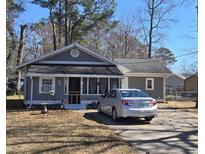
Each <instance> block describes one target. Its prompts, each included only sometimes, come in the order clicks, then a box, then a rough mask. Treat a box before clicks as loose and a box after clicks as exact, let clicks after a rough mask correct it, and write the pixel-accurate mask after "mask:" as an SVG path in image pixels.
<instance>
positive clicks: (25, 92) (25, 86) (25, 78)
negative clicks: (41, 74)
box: [23, 67, 28, 102]
mask: <svg viewBox="0 0 205 154" xmlns="http://www.w3.org/2000/svg"><path fill="white" fill-rule="evenodd" d="M26 74H27V67H25V68H24V87H23V88H24V102H26V96H27V90H28V89H27V77H26Z"/></svg>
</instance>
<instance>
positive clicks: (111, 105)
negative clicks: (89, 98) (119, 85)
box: [98, 89, 157, 121]
mask: <svg viewBox="0 0 205 154" xmlns="http://www.w3.org/2000/svg"><path fill="white" fill-rule="evenodd" d="M98 112H100V113H101V112H103V113H106V114H109V115H111V116H112V119H113V120H117V118H120V117H124V118H125V117H139V118H144V119H145V120H146V121H151V120H152V119H153V118H154V117H155V116H156V115H157V103H156V101H155V99H153V98H152V97H150V96H148V95H147V94H146V93H144V92H143V91H141V90H139V89H115V90H111V91H108V92H107V93H106V94H105V95H103V96H102V98H101V99H100V100H99V102H98Z"/></svg>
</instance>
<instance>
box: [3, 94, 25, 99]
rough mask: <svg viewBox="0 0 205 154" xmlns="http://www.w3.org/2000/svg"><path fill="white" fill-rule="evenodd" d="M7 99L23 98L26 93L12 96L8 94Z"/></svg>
mask: <svg viewBox="0 0 205 154" xmlns="http://www.w3.org/2000/svg"><path fill="white" fill-rule="evenodd" d="M6 99H7V100H23V99H24V95H11V96H6Z"/></svg>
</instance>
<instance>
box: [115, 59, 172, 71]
mask: <svg viewBox="0 0 205 154" xmlns="http://www.w3.org/2000/svg"><path fill="white" fill-rule="evenodd" d="M114 61H115V62H117V63H118V64H120V65H122V66H124V67H125V68H127V69H128V71H127V73H171V71H170V70H169V69H168V68H167V67H166V66H165V65H164V64H162V63H161V62H160V61H158V60H156V59H132V58H115V59H114Z"/></svg>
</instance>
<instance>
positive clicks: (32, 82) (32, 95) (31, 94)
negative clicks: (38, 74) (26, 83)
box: [30, 76, 33, 102]
mask: <svg viewBox="0 0 205 154" xmlns="http://www.w3.org/2000/svg"><path fill="white" fill-rule="evenodd" d="M30 79H31V98H30V100H31V102H32V101H33V77H32V76H31V77H30Z"/></svg>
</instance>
